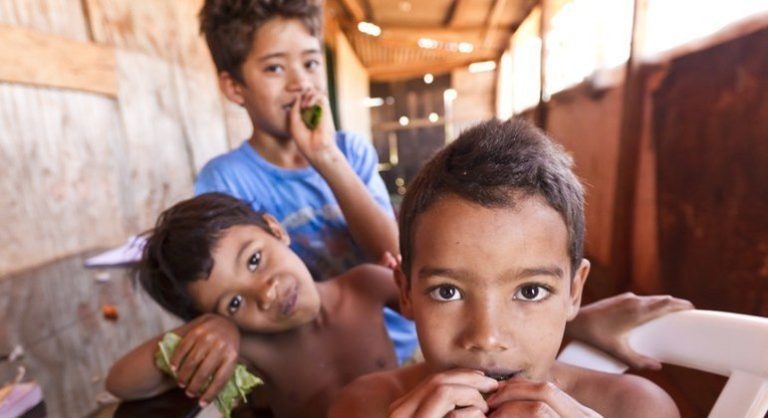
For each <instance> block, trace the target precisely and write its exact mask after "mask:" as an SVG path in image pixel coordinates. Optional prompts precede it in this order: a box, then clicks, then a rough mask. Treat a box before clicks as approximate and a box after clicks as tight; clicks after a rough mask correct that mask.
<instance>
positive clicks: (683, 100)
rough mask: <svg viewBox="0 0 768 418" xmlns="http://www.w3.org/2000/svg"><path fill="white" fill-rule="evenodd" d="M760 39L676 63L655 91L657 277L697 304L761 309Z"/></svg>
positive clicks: (763, 122) (764, 75)
mask: <svg viewBox="0 0 768 418" xmlns="http://www.w3.org/2000/svg"><path fill="white" fill-rule="evenodd" d="M767 44H768V29H766V30H762V31H760V32H757V33H755V34H752V35H750V36H746V37H744V38H742V39H738V40H735V41H732V42H728V43H726V44H723V45H721V46H718V47H714V48H711V49H709V50H705V51H701V52H699V53H694V54H691V55H689V56H686V57H683V58H680V59H678V60H675V61H673V63H672V66H671V67H670V69H669V76H668V77H667V79H666V80H665V81H664V83H663V84H662V86H661V88H660V90H659V91H658V93H657V94H656V95H654V101H655V106H654V110H655V112H654V124H655V131H654V133H655V135H654V139H655V140H656V144H657V147H658V151H657V155H658V177H657V179H658V186H657V189H658V193H659V234H660V235H659V236H660V242H661V251H660V253H661V257H662V274H663V275H664V280H665V283H666V284H667V285H668V286H669V290H670V291H673V292H674V293H675V294H677V295H681V296H684V297H689V298H691V299H692V300H693V301H694V303H696V305H697V306H699V307H702V308H708V309H722V310H729V311H736V312H743V313H748V314H758V315H766V314H768V217H766V216H765V214H766V213H768V187H766V186H765V179H766V178H768V134H766V132H768V51H767V50H766V49H765V45H767ZM702 68H706V69H707V71H702V70H701V69H702Z"/></svg>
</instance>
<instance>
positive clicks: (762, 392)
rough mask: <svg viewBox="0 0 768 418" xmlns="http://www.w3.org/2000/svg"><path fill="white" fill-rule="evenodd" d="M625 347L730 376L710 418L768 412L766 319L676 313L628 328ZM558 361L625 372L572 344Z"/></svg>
mask: <svg viewBox="0 0 768 418" xmlns="http://www.w3.org/2000/svg"><path fill="white" fill-rule="evenodd" d="M629 344H630V346H631V347H632V348H633V349H634V350H636V351H637V352H638V353H641V354H644V355H646V356H649V357H653V358H655V359H657V360H659V361H661V362H662V363H668V364H674V365H677V366H682V367H687V368H691V369H697V370H703V371H706V372H710V373H715V374H719V375H722V376H727V377H729V378H728V382H727V383H726V385H725V387H724V388H723V391H722V392H720V396H719V397H718V398H717V402H716V403H715V406H714V407H713V408H712V410H711V411H710V413H709V418H734V417H744V418H763V417H764V416H765V413H766V411H768V318H762V317H757V316H750V315H741V314H735V313H729V312H717V311H703V310H690V311H683V312H676V313H672V314H669V315H666V316H663V317H661V318H658V319H655V320H653V321H650V322H647V323H645V324H643V325H641V326H639V327H637V328H635V329H634V330H632V331H631V333H630V336H629ZM558 360H560V361H562V362H564V363H569V364H573V365H576V366H581V367H586V368H589V369H594V370H601V371H605V372H610V373H623V372H624V371H625V370H626V369H627V366H626V365H624V364H623V363H621V362H619V361H618V360H616V359H614V358H613V357H610V356H608V355H607V354H605V353H603V352H602V351H599V350H596V349H594V348H592V347H589V346H587V345H585V344H582V343H580V342H577V341H574V342H572V343H570V344H569V345H568V346H567V347H566V348H565V349H564V350H563V351H562V352H561V353H560V356H559V357H558Z"/></svg>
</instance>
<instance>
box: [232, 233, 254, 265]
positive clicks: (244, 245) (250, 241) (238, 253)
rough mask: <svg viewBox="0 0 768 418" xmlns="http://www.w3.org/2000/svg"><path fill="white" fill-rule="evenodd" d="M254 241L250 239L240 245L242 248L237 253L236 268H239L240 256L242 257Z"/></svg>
mask: <svg viewBox="0 0 768 418" xmlns="http://www.w3.org/2000/svg"><path fill="white" fill-rule="evenodd" d="M252 243H253V240H252V239H251V240H248V241H245V242H244V243H243V245H241V246H240V249H239V250H238V251H237V255H236V256H235V268H237V265H238V262H239V261H240V257H242V255H243V252H244V251H245V249H246V248H248V247H249V246H250V245H251V244H252Z"/></svg>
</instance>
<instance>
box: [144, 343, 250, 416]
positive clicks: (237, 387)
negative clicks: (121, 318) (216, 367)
mask: <svg viewBox="0 0 768 418" xmlns="http://www.w3.org/2000/svg"><path fill="white" fill-rule="evenodd" d="M180 341H181V337H179V336H178V335H177V334H175V333H173V332H169V333H166V334H165V335H164V336H163V339H162V340H160V342H159V343H158V344H157V346H158V348H157V351H156V352H155V366H157V368H158V369H160V370H161V371H162V372H163V373H166V374H168V375H170V376H173V378H174V379H178V376H177V375H176V373H174V372H173V370H171V356H173V352H174V350H176V347H177V346H178V345H179V342H180ZM209 383H210V381H209V382H208V383H206V384H205V385H204V387H203V390H205V387H207V386H208V384H209ZM263 383H264V382H263V381H262V380H261V379H259V378H258V377H256V376H254V375H253V374H251V373H250V372H249V371H248V369H246V368H245V366H243V365H242V364H238V365H237V366H235V374H234V375H233V376H232V377H230V378H229V380H228V381H227V383H226V384H225V385H224V388H223V389H222V390H221V391H220V392H219V394H218V395H216V398H215V399H214V400H213V402H214V403H215V404H216V407H217V408H218V409H219V411H220V412H221V413H222V415H224V418H230V417H231V414H232V408H234V407H235V405H236V404H237V401H238V400H239V399H242V400H243V402H248V400H247V399H246V395H248V394H249V393H251V391H252V390H253V388H255V387H256V386H258V385H261V384H263Z"/></svg>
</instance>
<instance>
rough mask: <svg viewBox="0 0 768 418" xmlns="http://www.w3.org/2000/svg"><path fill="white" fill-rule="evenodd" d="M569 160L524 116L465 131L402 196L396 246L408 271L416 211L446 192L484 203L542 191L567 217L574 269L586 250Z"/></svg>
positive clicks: (504, 202)
mask: <svg viewBox="0 0 768 418" xmlns="http://www.w3.org/2000/svg"><path fill="white" fill-rule="evenodd" d="M572 166H573V159H572V158H571V156H570V155H569V154H568V153H567V152H566V151H565V150H564V149H563V147H562V146H560V145H559V144H557V143H555V142H553V141H552V140H550V139H549V138H548V137H547V136H546V135H545V134H544V132H542V131H541V130H539V129H538V128H536V127H534V126H533V125H531V124H529V123H528V122H526V121H524V120H522V119H512V120H509V121H505V122H502V121H499V120H496V119H494V120H489V121H486V122H482V123H480V124H479V125H477V126H474V127H473V128H471V129H468V130H466V131H464V132H463V133H462V134H461V135H460V136H459V138H458V139H456V140H455V141H454V142H452V143H451V144H450V145H448V146H447V147H446V148H444V149H443V150H441V151H440V152H439V153H437V154H436V155H435V156H434V157H433V158H432V159H431V160H430V161H429V162H428V163H427V164H426V165H425V166H424V167H423V168H422V169H421V170H420V171H419V174H418V175H417V176H416V178H415V179H414V180H413V182H412V183H411V186H410V187H409V188H408V191H407V192H406V194H405V197H404V198H403V202H402V205H401V207H400V251H401V252H402V257H403V260H402V266H403V272H404V273H405V275H406V277H408V276H409V274H410V268H411V263H412V261H413V245H412V242H413V237H414V235H413V234H414V230H415V228H416V223H417V221H418V217H419V215H421V214H422V213H424V212H426V211H427V209H429V207H430V206H432V204H434V203H435V202H437V201H438V200H439V199H440V198H441V197H443V196H445V195H449V194H453V195H456V196H458V197H460V198H462V199H466V200H467V201H470V202H473V203H477V204H479V205H482V206H484V207H487V208H502V207H514V206H515V204H516V202H517V201H519V200H520V199H523V198H526V197H529V196H541V197H543V198H544V199H545V200H546V201H547V203H548V204H549V206H550V207H552V209H554V210H556V211H557V212H558V213H559V214H560V216H562V218H563V221H564V222H565V226H566V228H567V230H568V255H569V256H570V259H571V260H570V261H571V274H573V273H575V271H576V269H577V268H578V266H579V264H580V263H581V260H582V257H583V255H584V253H583V252H584V249H583V248H584V229H585V226H584V188H583V186H582V185H581V183H580V182H579V179H578V178H577V177H576V175H575V174H574V173H573V171H572V170H571V167H572Z"/></svg>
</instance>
